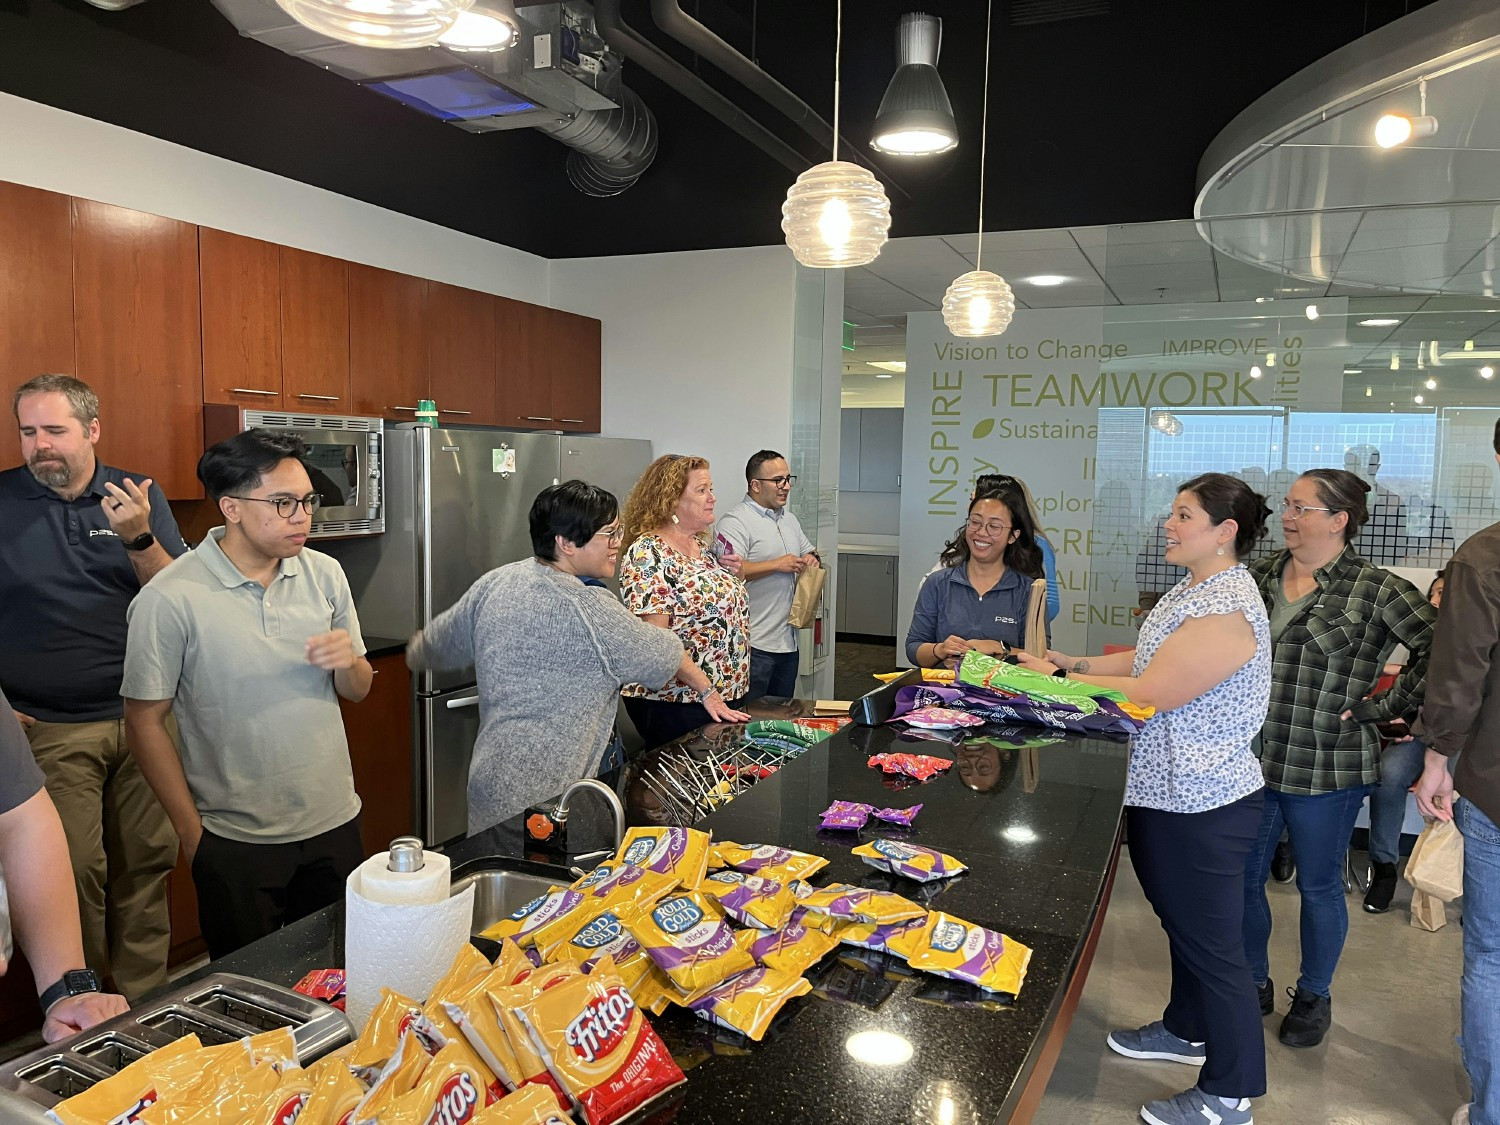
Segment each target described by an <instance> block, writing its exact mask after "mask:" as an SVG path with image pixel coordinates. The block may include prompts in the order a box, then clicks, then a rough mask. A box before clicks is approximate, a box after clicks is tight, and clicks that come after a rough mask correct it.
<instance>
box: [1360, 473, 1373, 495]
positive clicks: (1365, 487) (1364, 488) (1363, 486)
mask: <svg viewBox="0 0 1500 1125" xmlns="http://www.w3.org/2000/svg"><path fill="white" fill-rule="evenodd" d="M1358 479H1359V490H1360V491H1361V492H1364V493H1368V492H1369V491H1370V482H1369V481H1367V480H1365V479H1364V478H1362V477H1361V478H1358Z"/></svg>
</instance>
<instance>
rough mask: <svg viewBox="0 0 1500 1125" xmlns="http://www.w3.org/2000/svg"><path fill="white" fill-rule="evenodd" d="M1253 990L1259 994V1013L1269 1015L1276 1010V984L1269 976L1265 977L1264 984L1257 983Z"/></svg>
mask: <svg viewBox="0 0 1500 1125" xmlns="http://www.w3.org/2000/svg"><path fill="white" fill-rule="evenodd" d="M1255 991H1256V992H1257V993H1258V994H1259V995H1260V1014H1261V1015H1263V1016H1269V1015H1270V1014H1271V1013H1272V1012H1274V1011H1275V1010H1276V984H1275V982H1274V981H1272V980H1271V978H1270V977H1267V978H1266V982H1265V984H1257V985H1256V986H1255Z"/></svg>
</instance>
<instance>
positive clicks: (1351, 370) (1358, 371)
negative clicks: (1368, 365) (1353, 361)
mask: <svg viewBox="0 0 1500 1125" xmlns="http://www.w3.org/2000/svg"><path fill="white" fill-rule="evenodd" d="M1364 373H1365V372H1364V368H1362V367H1346V368H1344V374H1345V375H1363V374H1364Z"/></svg>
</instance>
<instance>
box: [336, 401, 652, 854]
mask: <svg viewBox="0 0 1500 1125" xmlns="http://www.w3.org/2000/svg"><path fill="white" fill-rule="evenodd" d="M650 462H651V443H650V442H648V441H637V440H631V439H621V438H599V437H572V436H568V435H562V436H559V435H557V434H535V433H511V432H508V431H504V430H491V429H481V428H479V427H471V428H456V427H455V428H450V429H428V428H425V427H420V426H415V425H396V426H389V427H387V429H386V442H385V497H386V521H385V527H386V530H385V534H383V535H378V536H372V537H368V538H364V539H344V540H333V541H328V542H324V543H320V544H319V548H320V549H321V550H325V551H327V552H328V553H329V554H331V555H333V556H334V557H336V558H337V559H338V560H339V561H340V562H341V563H342V564H343V566H344V570H345V572H346V573H347V574H348V576H349V583H350V586H351V587H352V588H353V591H354V604H355V608H356V609H357V610H358V612H359V621H360V627H361V629H363V631H364V632H365V633H367V634H369V635H371V636H382V637H409V636H410V635H411V634H412V633H414V632H416V631H417V630H418V629H421V628H424V627H426V625H427V623H428V622H429V621H431V620H432V619H433V618H434V617H436V616H437V615H438V614H440V613H442V612H443V610H445V609H447V608H448V607H449V606H451V605H453V604H454V603H455V602H456V601H458V599H459V598H460V597H461V596H462V595H463V593H464V591H465V590H467V589H468V588H469V586H470V585H471V584H472V583H473V582H474V580H475V579H476V578H478V577H479V576H480V575H481V574H484V573H485V572H486V571H488V570H492V569H494V568H495V567H497V566H501V565H503V564H505V563H508V562H515V561H516V560H517V559H523V558H526V557H528V556H530V555H531V554H532V548H531V533H530V530H529V526H528V522H527V517H528V514H529V513H530V511H531V503H532V501H533V500H534V499H536V495H537V493H538V492H540V491H541V490H542V489H544V488H546V487H547V486H548V485H550V484H554V483H556V482H558V481H564V480H572V479H575V478H576V479H580V480H586V481H588V482H589V483H590V484H596V485H599V486H600V487H601V488H607V489H609V491H611V492H613V493H614V494H615V496H616V497H618V498H619V501H620V505H621V507H622V508H623V507H624V504H625V497H626V496H627V495H629V493H630V489H631V488H632V487H634V485H635V482H636V481H637V480H638V479H639V478H640V475H641V473H642V472H644V471H645V468H646V466H647V465H648V464H650ZM541 627H542V625H541V623H540V622H539V623H538V629H539V630H540V629H541ZM412 683H413V691H414V693H415V699H414V706H413V718H414V723H413V726H414V730H413V732H412V749H413V759H412V760H413V770H414V781H415V791H416V803H417V807H416V810H415V818H416V822H417V825H418V831H419V832H420V833H421V835H422V838H423V839H424V840H427V841H429V842H431V843H434V844H443V843H447V842H449V841H452V840H455V839H457V838H458V837H460V836H462V835H463V834H464V831H465V829H466V827H467V823H468V801H467V799H466V790H467V787H468V780H469V758H470V755H471V754H472V753H473V749H474V740H475V738H476V737H477V736H478V734H479V708H478V704H479V695H478V691H477V689H476V688H475V678H474V669H473V668H466V669H463V670H462V671H456V672H421V673H415V674H414V675H413V677H412Z"/></svg>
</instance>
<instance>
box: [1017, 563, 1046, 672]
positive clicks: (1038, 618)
mask: <svg viewBox="0 0 1500 1125" xmlns="http://www.w3.org/2000/svg"><path fill="white" fill-rule="evenodd" d="M1023 636H1025V638H1026V645H1025V648H1026V651H1027V652H1028V653H1030V654H1031V655H1032V656H1039V657H1041V658H1042V659H1043V660H1045V659H1047V580H1046V579H1045V578H1037V579H1035V580H1033V581H1032V583H1031V601H1030V602H1028V603H1027V606H1026V632H1025V633H1024V634H1023Z"/></svg>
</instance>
